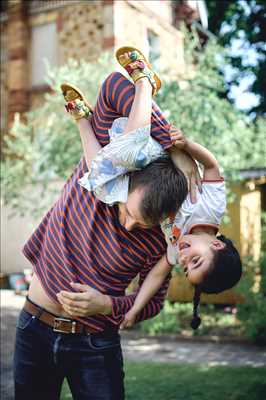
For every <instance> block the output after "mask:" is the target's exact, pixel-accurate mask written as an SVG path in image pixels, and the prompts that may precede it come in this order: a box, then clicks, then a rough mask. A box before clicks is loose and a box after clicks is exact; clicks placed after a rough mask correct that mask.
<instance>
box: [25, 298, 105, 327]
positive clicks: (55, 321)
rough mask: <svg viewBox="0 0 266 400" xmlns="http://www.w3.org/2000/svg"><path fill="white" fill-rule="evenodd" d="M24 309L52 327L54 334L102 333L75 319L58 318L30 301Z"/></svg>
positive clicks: (26, 302) (27, 301)
mask: <svg viewBox="0 0 266 400" xmlns="http://www.w3.org/2000/svg"><path fill="white" fill-rule="evenodd" d="M23 309H24V310H25V311H27V312H28V313H29V314H31V315H33V316H34V317H35V318H37V319H39V320H40V321H42V322H44V323H45V324H46V325H49V326H50V327H52V328H53V331H54V332H59V333H86V334H90V333H100V332H99V331H96V330H95V329H93V328H90V327H88V326H86V325H85V324H82V323H81V322H78V321H75V320H73V319H69V318H65V317H57V316H56V315H54V314H51V313H50V312H48V311H46V310H44V309H43V308H41V307H39V306H37V305H36V304H34V303H32V302H31V301H30V300H28V299H26V301H25V304H24V307H23Z"/></svg>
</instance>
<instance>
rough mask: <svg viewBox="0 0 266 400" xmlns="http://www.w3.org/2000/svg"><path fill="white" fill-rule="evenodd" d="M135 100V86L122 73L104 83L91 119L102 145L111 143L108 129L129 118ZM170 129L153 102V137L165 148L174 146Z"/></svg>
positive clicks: (115, 74)
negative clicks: (115, 123)
mask: <svg viewBox="0 0 266 400" xmlns="http://www.w3.org/2000/svg"><path fill="white" fill-rule="evenodd" d="M134 98H135V85H133V84H132V83H131V82H130V81H129V80H128V79H127V78H125V77H124V76H123V75H122V74H121V73H119V72H113V73H112V74H111V75H109V76H108V77H107V79H106V80H105V81H104V82H103V84H102V86H101V90H100V93H99V96H98V99H97V103H96V106H95V108H94V112H93V115H92V119H91V122H92V127H93V130H94V132H95V135H96V137H97V139H98V141H99V142H100V143H101V145H103V146H104V145H105V144H107V143H109V134H108V129H110V128H111V126H112V123H113V121H114V120H115V119H116V118H119V117H122V116H124V117H128V116H129V114H130V111H131V108H132V103H133V101H134ZM143 105H144V104H143ZM138 126H141V125H138ZM170 127H171V126H170V124H169V122H168V121H167V120H166V119H165V117H164V116H163V114H162V112H161V110H160V108H159V107H158V106H157V104H156V103H155V102H153V101H152V114H151V135H152V136H153V137H154V138H155V139H156V140H158V141H159V142H160V143H161V145H162V146H163V147H164V148H168V147H170V146H171V145H172V142H171V139H170V135H169V131H170Z"/></svg>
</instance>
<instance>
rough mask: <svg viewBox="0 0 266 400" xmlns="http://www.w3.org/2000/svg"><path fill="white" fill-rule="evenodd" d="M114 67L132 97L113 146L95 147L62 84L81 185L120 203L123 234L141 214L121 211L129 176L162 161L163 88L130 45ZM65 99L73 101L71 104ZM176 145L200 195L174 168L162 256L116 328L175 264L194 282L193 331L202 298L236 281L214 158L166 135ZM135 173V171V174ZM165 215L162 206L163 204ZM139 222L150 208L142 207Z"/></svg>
mask: <svg viewBox="0 0 266 400" xmlns="http://www.w3.org/2000/svg"><path fill="white" fill-rule="evenodd" d="M117 59H118V62H119V63H120V64H121V65H122V66H123V67H124V68H125V69H126V70H127V71H128V73H129V75H130V76H131V78H132V79H133V81H134V82H135V97H134V101H133V104H132V108H131V111H130V114H129V117H128V118H118V119H117V120H115V121H114V123H113V126H112V129H111V130H110V138H111V142H110V143H109V144H108V145H106V146H105V147H104V148H101V146H100V144H99V143H98V141H97V139H96V138H95V136H94V133H93V130H92V127H91V125H90V121H89V113H90V111H91V107H90V106H89V104H88V102H87V101H86V99H85V97H84V96H83V94H82V93H81V92H80V91H79V90H78V89H77V88H75V87H73V86H72V85H67V84H65V85H62V91H63V94H64V97H65V99H66V101H67V105H66V108H67V111H69V112H70V113H71V114H72V115H73V116H74V118H75V119H76V120H77V121H78V126H79V130H80V135H81V140H82V144H83V148H84V153H85V158H86V161H87V165H88V168H89V172H88V173H87V174H85V175H84V177H82V178H81V179H80V184H81V185H82V186H84V187H85V188H86V189H88V190H90V191H94V193H95V195H96V196H97V197H98V198H99V199H100V200H102V201H104V202H105V203H108V204H110V205H113V204H115V203H118V204H119V210H120V223H121V224H122V225H123V226H124V227H125V228H126V229H127V230H131V229H135V228H137V227H138V226H141V227H142V228H143V227H151V226H152V225H154V223H156V222H155V221H152V220H151V221H150V224H149V225H147V224H146V225H145V226H144V225H143V218H142V215H132V213H129V211H128V210H127V209H126V207H125V202H126V199H127V195H128V190H129V189H130V177H129V174H128V172H129V171H135V170H138V169H143V168H145V167H146V166H147V165H148V164H149V163H151V162H152V161H154V160H156V159H158V158H161V159H162V162H163V160H164V159H165V157H167V155H166V153H165V151H164V150H163V149H162V147H161V145H160V144H159V143H158V142H156V141H155V140H154V139H153V138H152V137H151V136H150V121H151V109H152V95H154V94H155V93H156V92H157V91H158V90H159V89H160V87H161V82H160V80H159V77H158V76H157V75H156V74H155V73H154V72H153V71H152V67H151V66H150V64H149V63H148V61H147V60H146V59H145V57H144V56H143V54H142V53H141V52H140V51H139V50H136V49H134V48H129V47H126V48H121V49H119V50H118V51H117ZM71 97H72V99H73V97H74V98H75V97H76V99H75V100H74V101H70V102H69V100H71ZM171 138H172V140H173V143H174V146H173V147H172V148H171V153H172V157H173V158H174V157H175V152H179V151H180V149H181V150H183V151H185V152H186V153H188V154H189V155H190V156H191V157H192V158H193V159H195V160H197V161H198V162H199V163H201V164H202V165H203V168H204V172H203V181H202V191H198V193H197V202H196V203H194V202H193V201H192V200H191V197H190V196H187V186H186V184H185V181H184V179H183V178H184V177H183V174H182V172H181V171H180V170H178V169H177V170H176V173H178V174H180V180H179V185H178V187H177V192H176V202H177V214H176V215H173V216H169V215H165V219H164V220H163V221H160V222H161V227H162V230H163V232H164V233H165V237H166V241H167V243H168V250H167V254H166V255H165V256H164V257H162V258H161V260H160V261H159V262H158V263H157V264H156V265H155V266H154V267H153V269H152V270H151V271H150V273H149V274H148V276H147V277H146V279H145V281H144V282H143V284H142V286H141V288H140V289H139V292H138V295H137V297H136V299H135V302H134V305H133V307H132V308H131V309H130V311H129V312H128V313H127V314H126V315H125V318H124V321H123V322H122V324H121V328H125V327H129V326H132V325H133V324H134V323H135V321H137V315H138V313H139V312H140V311H141V310H142V309H143V307H144V306H145V305H146V304H147V303H148V302H149V300H150V299H151V298H152V297H153V296H154V295H155V294H156V292H157V291H158V290H159V288H160V287H161V285H162V284H163V282H164V281H165V279H166V277H167V276H168V275H169V273H170V272H171V270H172V268H173V266H174V265H175V264H176V263H177V262H179V264H180V265H181V266H182V267H183V269H184V272H185V275H186V277H187V279H188V280H189V281H190V282H191V283H192V284H193V285H194V288H195V291H194V299H193V305H194V307H193V320H192V322H191V326H192V328H193V329H196V328H197V327H198V326H199V325H200V318H199V316H198V305H199V302H200V294H201V292H204V293H219V292H221V291H223V290H226V289H229V288H231V287H232V286H234V285H235V284H236V283H237V282H238V281H239V279H240V277H241V271H242V269H241V261H240V257H239V254H238V252H237V250H236V249H235V247H234V246H233V244H232V242H231V241H230V240H229V239H226V238H225V237H224V236H222V235H220V236H217V232H218V228H219V225H220V222H221V219H222V216H223V213H224V210H225V206H226V198H225V184H224V180H223V178H221V176H220V173H219V166H218V163H217V160H216V159H215V158H214V156H213V155H212V154H211V153H210V152H209V151H208V150H207V149H206V148H204V147H203V146H201V145H199V144H197V143H193V142H192V141H190V140H188V139H186V138H185V137H184V135H183V134H182V133H181V132H180V131H178V130H173V131H172V132H171ZM135 174H137V172H135ZM166 210H167V207H166ZM143 212H145V217H146V218H145V220H147V217H148V215H149V209H148V207H146V209H145V210H144V209H143Z"/></svg>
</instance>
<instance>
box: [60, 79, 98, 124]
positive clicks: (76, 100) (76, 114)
mask: <svg viewBox="0 0 266 400" xmlns="http://www.w3.org/2000/svg"><path fill="white" fill-rule="evenodd" d="M61 90H62V94H63V96H64V99H65V101H66V104H65V108H66V111H67V112H68V113H70V114H71V115H72V117H73V118H74V119H75V120H76V121H78V120H80V119H81V118H86V119H88V118H89V117H90V115H91V114H92V112H93V110H92V107H91V105H90V104H89V102H88V101H87V100H86V98H85V96H84V95H83V93H82V92H81V91H80V90H79V89H78V88H77V87H75V86H74V85H71V84H69V83H63V84H62V85H61Z"/></svg>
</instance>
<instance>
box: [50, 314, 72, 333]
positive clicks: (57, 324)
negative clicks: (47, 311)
mask: <svg viewBox="0 0 266 400" xmlns="http://www.w3.org/2000/svg"><path fill="white" fill-rule="evenodd" d="M61 322H66V323H69V322H70V323H71V330H70V331H66V330H63V329H62V328H61V329H60V325H61ZM76 325H77V323H76V321H72V320H71V319H68V318H60V317H56V318H54V328H53V330H54V332H60V333H76Z"/></svg>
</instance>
